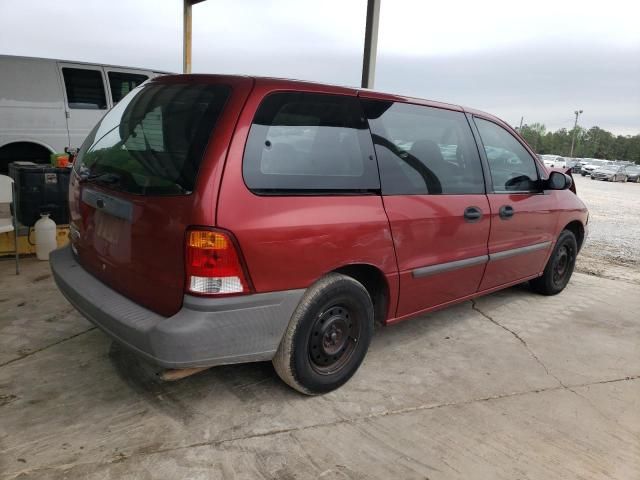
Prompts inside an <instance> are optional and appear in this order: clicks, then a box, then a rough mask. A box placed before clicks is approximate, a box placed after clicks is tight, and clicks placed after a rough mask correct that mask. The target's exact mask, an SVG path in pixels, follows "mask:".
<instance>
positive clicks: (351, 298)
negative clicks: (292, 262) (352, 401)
mask: <svg viewBox="0 0 640 480" xmlns="http://www.w3.org/2000/svg"><path fill="white" fill-rule="evenodd" d="M373 321H374V313H373V303H372V301H371V297H370V296H369V293H368V292H367V290H366V289H365V288H364V287H363V286H362V284H361V283H360V282H358V281H357V280H355V279H353V278H351V277H348V276H346V275H342V274H338V273H331V274H329V275H327V276H325V277H324V278H322V279H321V280H319V281H318V282H317V283H315V284H314V285H312V286H311V287H310V288H309V289H308V290H307V291H306V292H305V294H304V296H303V297H302V300H300V304H299V305H298V307H297V308H296V310H295V312H294V313H293V315H292V317H291V320H290V322H289V326H288V327H287V330H286V332H285V334H284V337H283V338H282V340H281V342H280V346H279V347H278V351H277V352H276V355H275V357H274V358H273V366H274V367H275V369H276V372H277V373H278V375H279V376H280V378H281V379H282V380H283V381H284V382H285V383H287V384H288V385H289V386H291V387H292V388H294V389H296V390H298V391H299V392H301V393H304V394H306V395H319V394H322V393H326V392H330V391H331V390H335V389H336V388H338V387H340V386H342V385H343V384H345V383H346V382H347V381H348V380H349V379H350V378H351V377H352V376H353V374H354V373H355V372H356V370H358V367H360V364H361V363H362V360H363V359H364V357H365V355H366V353H367V350H368V348H369V343H370V341H371V337H372V335H373Z"/></svg>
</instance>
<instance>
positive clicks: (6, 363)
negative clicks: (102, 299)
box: [0, 327, 97, 368]
mask: <svg viewBox="0 0 640 480" xmlns="http://www.w3.org/2000/svg"><path fill="white" fill-rule="evenodd" d="M96 328H97V327H90V328H87V329H86V330H83V331H81V332H78V333H76V334H74V335H71V336H70V337H65V338H63V339H60V340H58V341H57V342H53V343H50V344H49V345H45V346H44V347H42V348H38V349H37V350H34V351H32V352H29V353H25V354H24V355H20V356H19V357H16V358H12V359H11V360H7V361H6V362H4V363H0V368H2V367H6V366H7V365H11V364H12V363H15V362H19V361H20V360H24V359H25V358H28V357H30V356H31V355H35V354H36V353H40V352H42V351H43V350H47V349H48V348H51V347H55V346H56V345H60V344H61V343H64V342H67V341H69V340H73V339H74V338H76V337H79V336H80V335H84V334H85V333H88V332H90V331H92V330H95V329H96Z"/></svg>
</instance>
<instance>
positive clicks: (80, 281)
mask: <svg viewBox="0 0 640 480" xmlns="http://www.w3.org/2000/svg"><path fill="white" fill-rule="evenodd" d="M70 210H71V222H70V237H71V244H70V246H69V247H66V248H63V249H61V250H57V251H56V252H54V253H53V254H52V255H51V267H52V270H53V273H54V277H55V280H56V282H57V284H58V287H59V288H60V290H61V291H62V293H63V294H64V295H65V296H66V297H67V299H68V300H69V301H70V302H71V303H72V304H73V305H74V306H75V307H76V308H77V309H78V310H79V311H80V312H81V313H82V314H83V315H85V316H86V317H87V318H88V319H89V320H90V321H91V322H93V323H95V324H96V325H97V326H99V327H100V328H101V329H102V330H104V331H105V332H106V333H107V334H109V335H110V336H111V337H113V338H114V339H115V340H116V341H118V342H120V343H121V344H123V345H125V346H127V347H129V348H130V349H132V350H133V351H135V352H137V353H138V354H140V355H141V356H143V357H145V358H146V359H148V360H150V361H152V362H155V363H156V364H158V365H160V366H162V367H164V368H170V369H182V368H191V367H208V366H214V365H222V364H231V363H241V362H252V361H264V360H272V361H273V364H274V366H275V368H276V371H277V372H278V374H279V375H280V376H281V377H282V379H283V380H284V381H285V382H286V383H288V384H289V385H290V386H292V387H293V388H295V389H297V390H299V391H301V392H303V393H306V394H319V393H323V392H327V391H330V390H332V389H335V388H337V387H339V386H340V385H342V384H343V383H345V382H346V381H347V380H348V379H349V378H350V377H351V376H352V375H353V374H354V373H355V371H356V370H357V369H358V367H359V365H360V363H361V362H362V360H363V358H364V356H365V353H366V351H367V348H368V346H369V342H370V339H371V336H372V334H373V327H374V322H379V323H382V324H393V323H395V322H399V321H401V320H404V319H406V318H409V317H411V316H415V315H419V314H422V313H425V312H429V311H431V310H434V309H438V308H442V307H445V306H447V305H451V304H453V303H456V302H461V301H464V300H468V299H470V298H473V297H476V296H478V295H484V294H486V293H490V292H493V291H496V290H498V289H502V288H505V287H509V286H511V285H514V284H517V283H521V282H526V281H529V283H530V284H531V287H532V288H533V289H534V290H536V291H538V292H541V293H543V294H547V295H551V294H556V293H558V292H560V291H562V290H563V289H564V287H565V286H566V285H567V282H568V281H569V278H570V277H571V274H572V272H573V268H574V264H575V260H576V255H577V253H578V251H579V250H580V247H581V246H582V243H583V241H584V239H585V235H586V231H587V218H588V214H587V209H586V208H585V206H584V204H583V203H582V202H581V201H580V199H579V198H578V197H577V196H576V194H575V188H574V187H573V184H572V179H571V177H570V176H568V175H566V174H564V173H562V172H559V171H548V170H547V169H546V168H545V167H544V165H542V164H541V163H540V162H538V160H537V158H536V156H535V155H534V153H533V152H532V151H531V149H530V148H529V147H528V146H527V144H526V143H525V142H524V141H523V140H522V139H521V138H520V137H519V136H518V134H517V133H516V132H514V131H513V130H512V129H511V128H510V127H509V126H508V125H506V124H505V123H504V122H502V121H500V120H499V119H497V118H495V117H493V116H491V115H488V114H486V113H483V112H480V111H476V110H470V109H466V108H462V107H459V106H456V105H449V104H443V103H437V102H431V101H426V100H419V99H414V98H407V97H402V96H398V95H389V94H384V93H377V92H372V91H368V90H358V89H353V88H345V87H337V86H330V85H322V84H315V83H308V82H299V81H291V80H281V79H272V78H253V77H244V76H219V75H175V76H163V77H159V78H155V79H153V80H151V81H149V82H147V83H145V84H144V85H142V86H140V87H138V88H136V89H135V90H133V91H132V92H131V93H129V95H127V96H126V97H125V98H124V99H123V100H122V101H121V102H120V103H118V105H117V106H115V107H114V108H113V109H112V110H111V111H110V112H109V113H107V114H106V115H105V116H104V118H103V119H102V120H101V122H100V123H99V124H98V125H97V126H96V127H95V128H94V129H93V131H92V132H91V133H90V135H89V137H88V138H87V140H86V141H85V142H84V145H83V146H82V148H81V150H80V152H79V155H78V158H77V161H76V163H75V165H74V168H73V174H72V179H71V185H70Z"/></svg>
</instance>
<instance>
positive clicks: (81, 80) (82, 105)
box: [62, 67, 107, 110]
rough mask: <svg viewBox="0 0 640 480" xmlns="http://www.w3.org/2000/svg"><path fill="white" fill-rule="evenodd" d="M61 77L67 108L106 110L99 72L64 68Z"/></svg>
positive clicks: (105, 100) (102, 84)
mask: <svg viewBox="0 0 640 480" xmlns="http://www.w3.org/2000/svg"><path fill="white" fill-rule="evenodd" d="M62 76H63V78H64V86H65V90H66V92H67V102H68V103H69V108H75V109H84V110H104V109H106V108H107V99H106V98H105V95H104V83H103V81H102V73H101V72H100V71H99V70H88V69H84V68H66V67H65V68H63V69H62Z"/></svg>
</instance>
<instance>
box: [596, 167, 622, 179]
mask: <svg viewBox="0 0 640 480" xmlns="http://www.w3.org/2000/svg"><path fill="white" fill-rule="evenodd" d="M591 180H605V181H607V182H626V181H627V174H626V173H625V168H624V167H622V166H618V165H605V166H603V167H599V168H596V169H595V170H592V171H591Z"/></svg>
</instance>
